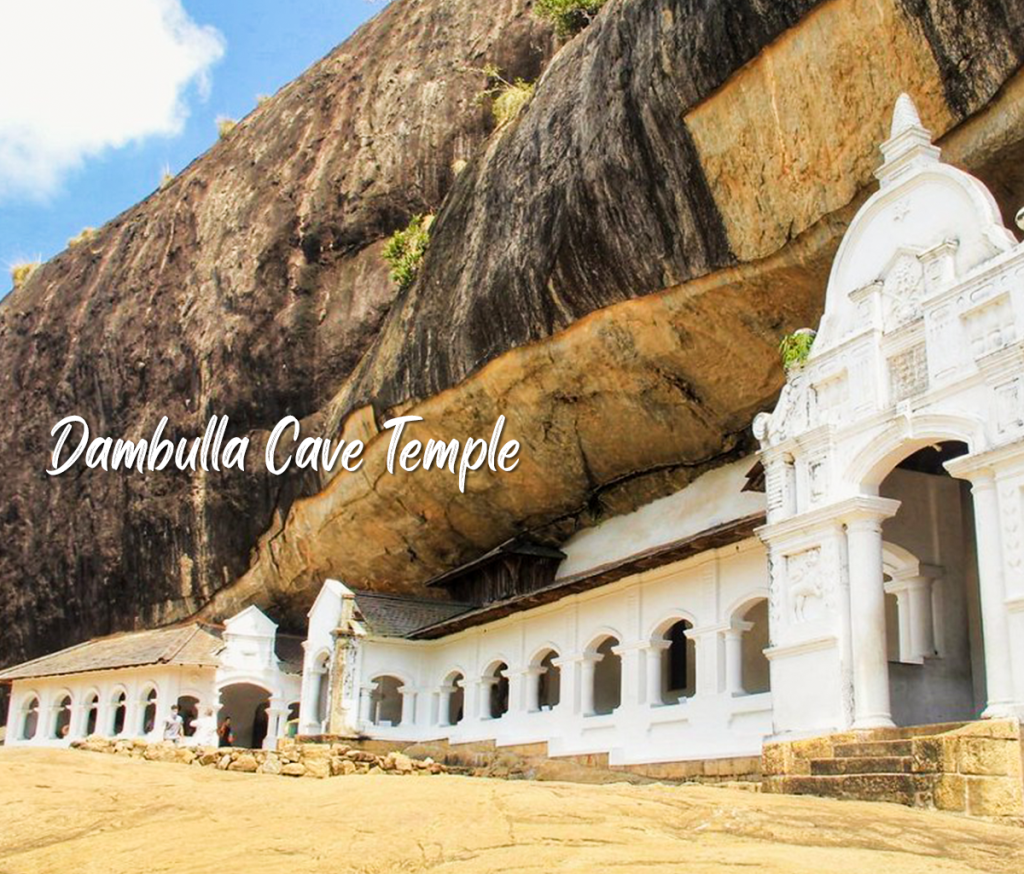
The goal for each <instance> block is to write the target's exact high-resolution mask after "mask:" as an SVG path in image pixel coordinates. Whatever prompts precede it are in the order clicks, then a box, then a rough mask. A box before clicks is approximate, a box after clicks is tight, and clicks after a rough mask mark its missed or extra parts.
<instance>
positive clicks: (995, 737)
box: [762, 720, 1024, 824]
mask: <svg viewBox="0 0 1024 874" xmlns="http://www.w3.org/2000/svg"><path fill="white" fill-rule="evenodd" d="M762 772H763V775H764V778H763V782H762V790H763V791H765V792H784V793H791V794H795V795H820V796H823V797H826V798H839V799H857V800H861V801H888V802H895V803H897V804H905V805H909V806H912V807H930V808H935V809H938V810H945V811H950V812H955V813H965V814H967V815H969V816H984V817H989V818H994V819H998V820H1000V821H1003V822H1008V823H1013V824H1024V736H1022V732H1021V727H1020V723H1019V722H1017V721H1016V720H982V721H975V722H955V723H939V724H934V725H918V726H912V727H908V728H880V729H871V730H851V731H844V732H837V733H835V734H831V735H821V736H818V737H811V738H803V739H799V740H793V741H776V742H769V743H767V744H766V745H765V748H764V751H763V753H762Z"/></svg>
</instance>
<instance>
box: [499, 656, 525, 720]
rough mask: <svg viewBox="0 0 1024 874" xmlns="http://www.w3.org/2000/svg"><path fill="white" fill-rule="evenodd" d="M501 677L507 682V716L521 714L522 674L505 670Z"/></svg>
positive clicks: (521, 672) (510, 669)
mask: <svg viewBox="0 0 1024 874" xmlns="http://www.w3.org/2000/svg"><path fill="white" fill-rule="evenodd" d="M501 675H502V676H503V677H505V678H506V679H507V680H508V715H509V716H514V715H515V714H517V713H522V712H523V680H524V672H523V671H515V670H512V668H506V669H505V670H504V671H502V672H501Z"/></svg>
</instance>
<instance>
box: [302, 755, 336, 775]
mask: <svg viewBox="0 0 1024 874" xmlns="http://www.w3.org/2000/svg"><path fill="white" fill-rule="evenodd" d="M303 764H305V766H306V776H307V777H319V778H323V777H330V776H331V762H330V759H310V760H309V761H306V762H304V763H303Z"/></svg>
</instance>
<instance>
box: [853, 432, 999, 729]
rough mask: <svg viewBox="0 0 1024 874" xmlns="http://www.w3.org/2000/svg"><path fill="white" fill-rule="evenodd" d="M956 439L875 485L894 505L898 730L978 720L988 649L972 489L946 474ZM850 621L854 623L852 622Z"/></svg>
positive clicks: (912, 458)
mask: <svg viewBox="0 0 1024 874" xmlns="http://www.w3.org/2000/svg"><path fill="white" fill-rule="evenodd" d="M966 453H967V446H966V444H964V443H961V442H958V441H946V442H940V443H937V444H935V445H933V446H927V447H924V448H922V449H918V450H917V451H914V452H912V453H910V454H909V455H908V456H907V457H906V458H904V459H903V460H902V461H901V462H899V464H897V465H896V466H895V467H894V468H893V469H892V470H891V471H890V472H889V474H888V475H887V476H886V477H885V479H884V480H883V481H882V483H881V485H880V486H879V494H880V495H881V496H882V497H885V498H893V499H896V500H898V501H900V508H899V510H898V511H897V513H896V515H895V516H893V517H891V518H889V519H886V520H885V521H884V522H883V524H882V536H883V541H884V542H883V574H884V576H883V579H884V585H885V592H886V595H885V600H886V651H887V657H888V673H889V695H890V701H891V706H892V718H893V721H894V722H895V723H896V724H897V725H920V724H927V723H934V722H951V721H957V720H966V719H976V718H978V716H979V715H980V713H981V711H982V710H983V709H984V707H985V678H984V664H985V659H984V650H983V643H982V623H981V613H980V605H979V589H978V563H977V549H976V546H975V534H974V514H973V500H972V497H971V491H970V485H969V484H968V483H967V482H965V481H963V480H958V479H954V478H953V477H951V476H950V475H949V474H948V473H947V472H946V469H945V467H944V466H943V465H944V464H945V462H947V461H950V460H952V459H953V458H957V457H959V456H962V455H965V454H966ZM854 621H857V620H856V617H854Z"/></svg>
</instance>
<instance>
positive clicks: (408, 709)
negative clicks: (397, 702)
mask: <svg viewBox="0 0 1024 874" xmlns="http://www.w3.org/2000/svg"><path fill="white" fill-rule="evenodd" d="M398 691H399V692H400V693H401V695H402V717H401V719H399V720H398V724H399V725H400V726H402V727H403V728H408V727H409V726H410V725H416V689H415V687H413V686H399V687H398Z"/></svg>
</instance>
